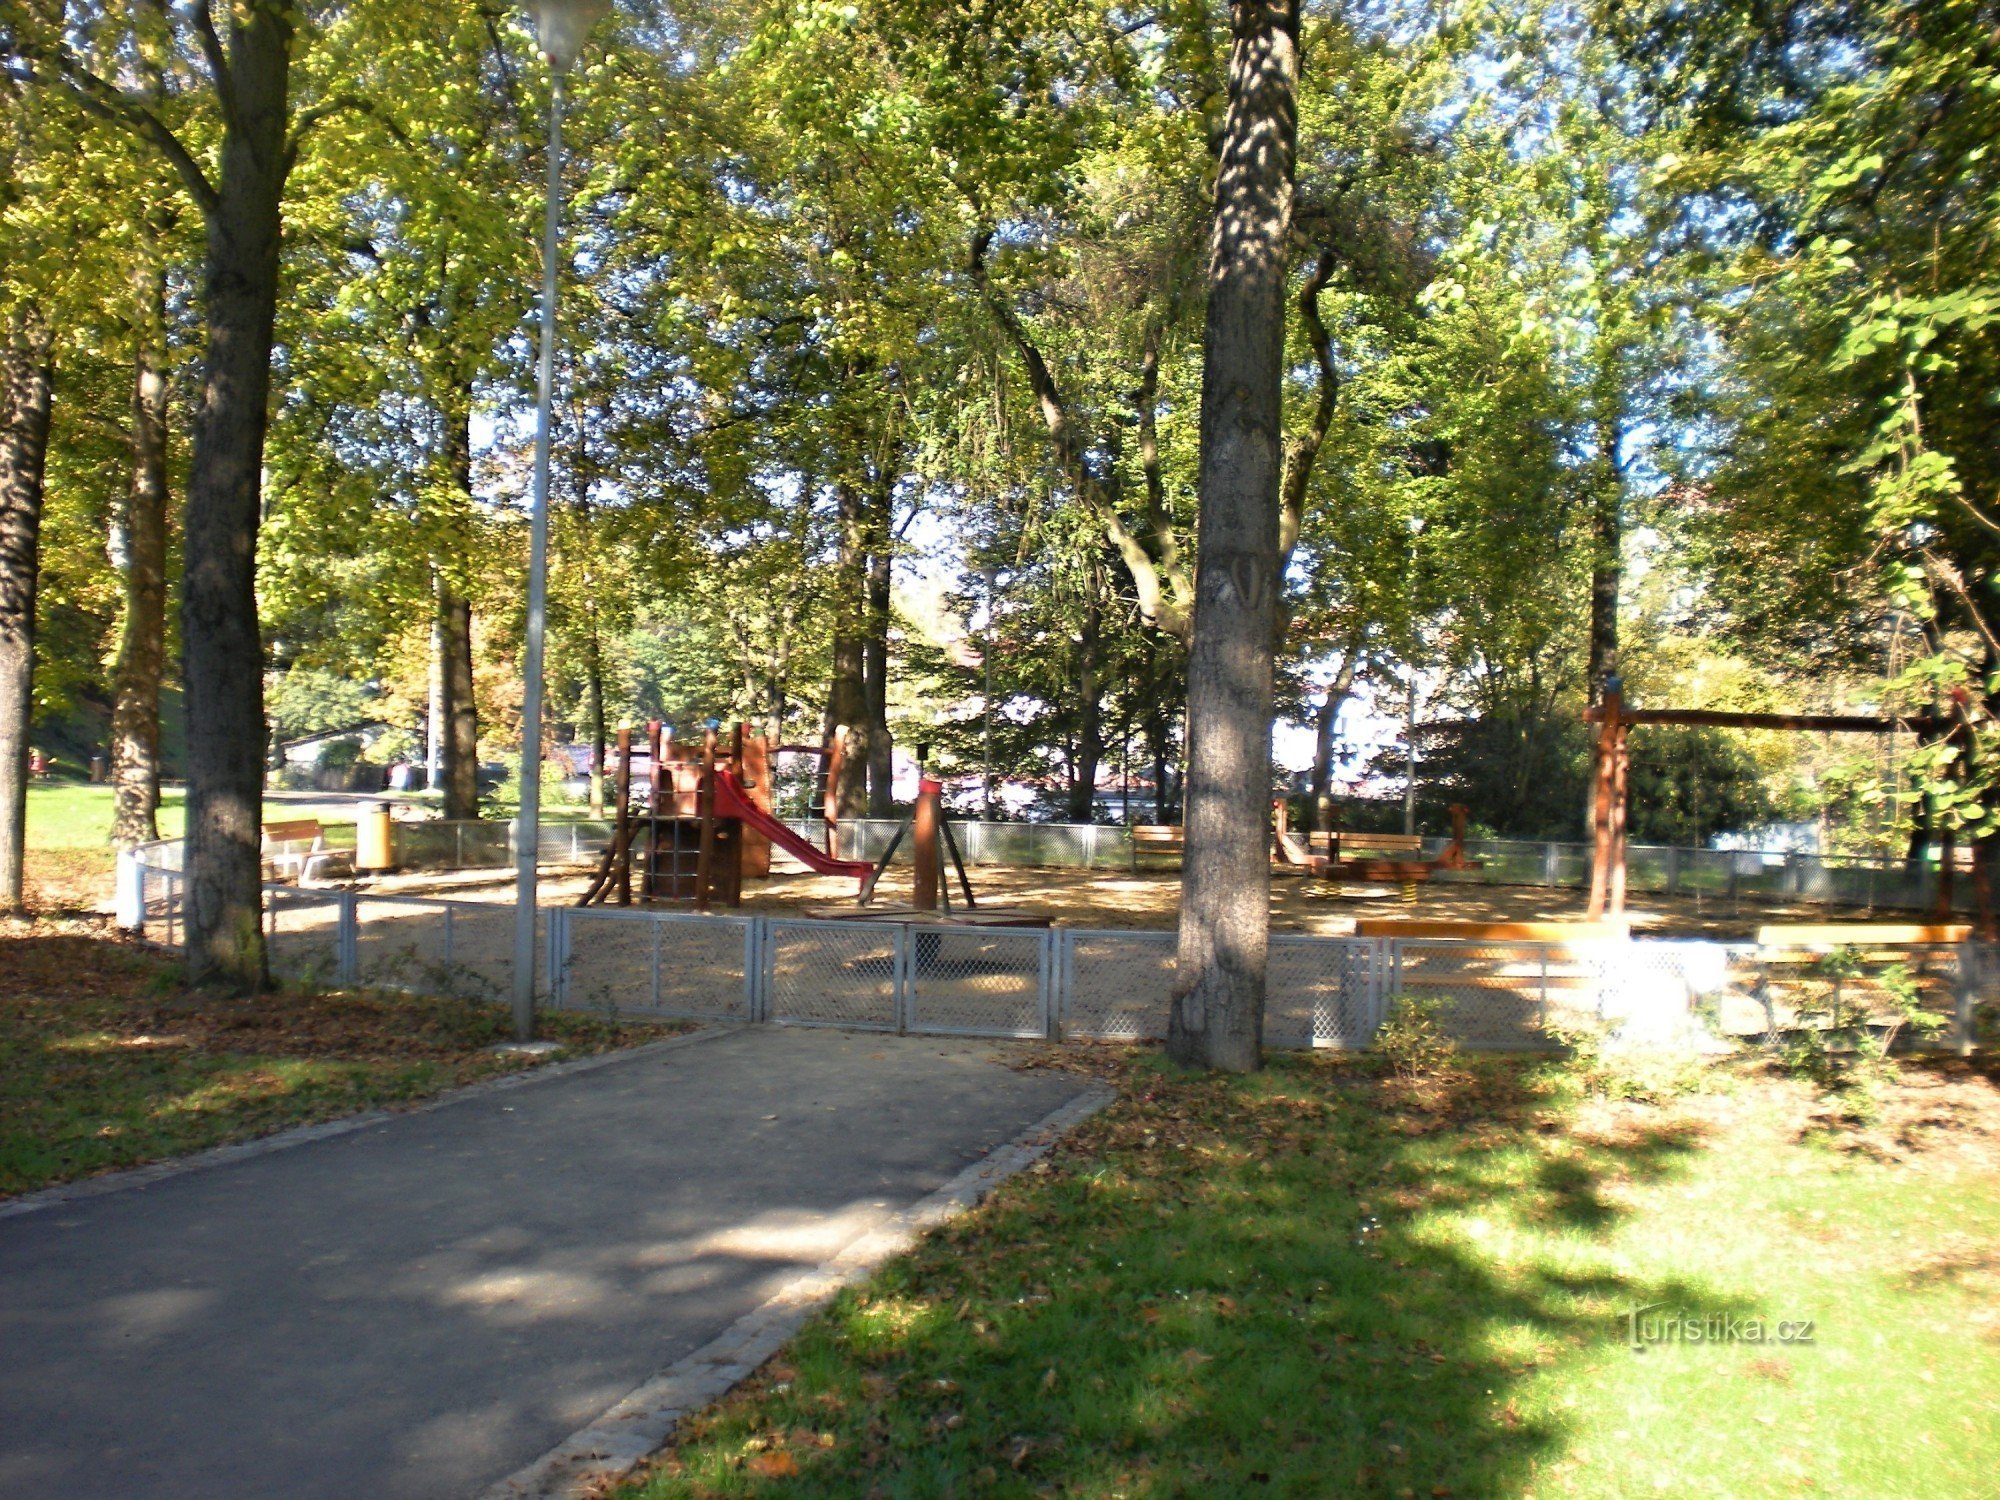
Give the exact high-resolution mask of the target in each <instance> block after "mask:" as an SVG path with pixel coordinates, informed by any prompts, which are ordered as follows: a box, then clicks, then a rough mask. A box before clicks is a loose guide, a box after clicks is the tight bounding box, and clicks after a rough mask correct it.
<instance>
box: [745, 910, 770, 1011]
mask: <svg viewBox="0 0 2000 1500" xmlns="http://www.w3.org/2000/svg"><path fill="white" fill-rule="evenodd" d="M743 953H744V957H743V987H744V994H743V1006H744V1009H745V1010H747V1011H748V1012H749V1014H750V1019H751V1020H752V1021H764V1020H768V1019H770V1008H771V1001H770V984H769V976H768V975H767V974H766V973H765V969H766V967H767V966H768V965H769V963H770V959H771V919H770V918H769V917H752V918H751V919H750V925H749V927H748V929H746V931H745V932H744V934H743Z"/></svg>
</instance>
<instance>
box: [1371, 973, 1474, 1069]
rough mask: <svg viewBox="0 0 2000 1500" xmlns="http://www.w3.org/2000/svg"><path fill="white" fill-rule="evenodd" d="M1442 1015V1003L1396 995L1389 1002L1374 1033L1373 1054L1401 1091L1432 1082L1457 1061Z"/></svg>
mask: <svg viewBox="0 0 2000 1500" xmlns="http://www.w3.org/2000/svg"><path fill="white" fill-rule="evenodd" d="M1443 1011H1444V1002H1443V1001H1442V1000H1438V999H1435V998H1433V997H1430V996H1422V995H1397V996H1395V997H1394V998H1393V999H1392V1000H1390V1002H1389V1014H1388V1016H1387V1018H1386V1019H1384V1021H1383V1022H1382V1027H1381V1029H1380V1030H1379V1031H1377V1032H1376V1033H1375V1050H1376V1051H1377V1052H1378V1053H1380V1054H1381V1056H1382V1059H1383V1061H1385V1062H1386V1063H1388V1065H1389V1072H1390V1073H1391V1074H1392V1075H1393V1076H1394V1077H1395V1079H1396V1081H1397V1082H1398V1083H1400V1084H1402V1085H1403V1086H1404V1087H1405V1088H1409V1089H1415V1088H1419V1087H1421V1086H1422V1085H1424V1084H1427V1083H1431V1082H1435V1081H1436V1080H1438V1079H1440V1078H1442V1077H1443V1076H1444V1075H1446V1074H1447V1073H1449V1072H1451V1071H1452V1070H1453V1067H1454V1065H1455V1064H1456V1063H1457V1061H1458V1043H1456V1042H1454V1041H1453V1040H1452V1039H1451V1036H1450V1035H1449V1033H1447V1032H1446V1031H1445V1029H1444V1025H1443V1023H1442V1021H1441V1020H1440V1019H1439V1018H1440V1016H1441V1015H1442V1014H1443Z"/></svg>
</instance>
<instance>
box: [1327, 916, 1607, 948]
mask: <svg viewBox="0 0 2000 1500" xmlns="http://www.w3.org/2000/svg"><path fill="white" fill-rule="evenodd" d="M1354 935H1355V936H1356V937H1385V938H1451V939H1455V940H1461V941H1469V942H1485V943H1587V942H1602V941H1605V940H1607V939H1614V940H1616V939H1624V938H1628V937H1630V936H1631V935H1632V924H1631V923H1630V922H1626V921H1615V922H1478V921H1472V920H1469V919H1466V920H1461V919H1456V918H1451V917H1362V918H1361V919H1360V920H1358V921H1357V922H1355V924H1354Z"/></svg>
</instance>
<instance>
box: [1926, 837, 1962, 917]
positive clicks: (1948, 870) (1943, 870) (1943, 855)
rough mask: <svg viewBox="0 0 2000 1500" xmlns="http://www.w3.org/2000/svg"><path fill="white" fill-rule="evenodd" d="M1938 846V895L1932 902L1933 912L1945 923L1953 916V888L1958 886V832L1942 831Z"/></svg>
mask: <svg viewBox="0 0 2000 1500" xmlns="http://www.w3.org/2000/svg"><path fill="white" fill-rule="evenodd" d="M1937 846H1938V878H1937V894H1936V896H1935V897H1934V898H1933V901H1932V912H1933V914H1934V915H1935V916H1936V917H1937V919H1938V920H1939V921H1944V920H1945V919H1946V918H1948V917H1950V916H1951V910H1952V905H1953V902H1952V897H1953V896H1954V895H1955V894H1956V892H1955V891H1954V889H1953V887H1954V886H1955V884H1956V870H1955V867H1956V866H1957V864H1958V830H1957V829H1955V828H1951V827H1946V828H1943V829H1940V830H1939V832H1938V838H1937Z"/></svg>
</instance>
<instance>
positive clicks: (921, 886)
mask: <svg viewBox="0 0 2000 1500" xmlns="http://www.w3.org/2000/svg"><path fill="white" fill-rule="evenodd" d="M943 790H944V783H943V782H941V781H939V780H937V779H936V778H935V777H931V776H924V777H921V778H919V779H918V782H917V811H916V816H915V818H914V820H913V826H912V828H911V839H912V846H913V847H912V849H911V853H912V855H913V857H914V858H915V860H916V866H917V869H916V890H915V894H914V895H913V896H912V897H911V898H910V904H911V905H912V906H914V907H916V909H917V910H918V911H936V910H937V909H938V885H939V883H940V882H939V880H938V874H939V871H938V794H939V793H940V792H942V791H943Z"/></svg>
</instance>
